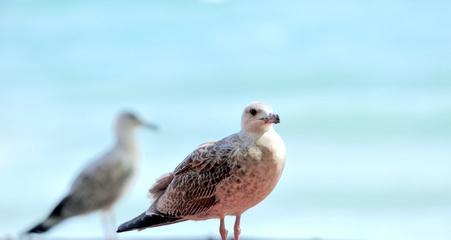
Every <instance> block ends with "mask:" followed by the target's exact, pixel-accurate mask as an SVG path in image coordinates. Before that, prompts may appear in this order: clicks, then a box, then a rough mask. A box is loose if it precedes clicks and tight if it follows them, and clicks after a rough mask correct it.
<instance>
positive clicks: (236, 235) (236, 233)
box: [233, 214, 241, 240]
mask: <svg viewBox="0 0 451 240" xmlns="http://www.w3.org/2000/svg"><path fill="white" fill-rule="evenodd" d="M240 221H241V214H239V215H236V217H235V225H234V226H233V239H234V240H238V239H239V238H240V233H241V228H240Z"/></svg>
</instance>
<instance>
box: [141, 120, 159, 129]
mask: <svg viewBox="0 0 451 240" xmlns="http://www.w3.org/2000/svg"><path fill="white" fill-rule="evenodd" d="M140 124H141V126H142V127H145V128H147V129H150V130H153V131H156V130H158V126H157V125H156V124H153V123H149V122H144V121H141V122H140Z"/></svg>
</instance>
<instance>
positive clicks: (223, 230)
mask: <svg viewBox="0 0 451 240" xmlns="http://www.w3.org/2000/svg"><path fill="white" fill-rule="evenodd" d="M219 233H220V234H221V240H227V233H229V231H227V229H226V228H225V223H224V217H221V218H220V224H219Z"/></svg>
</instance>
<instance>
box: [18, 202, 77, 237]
mask: <svg viewBox="0 0 451 240" xmlns="http://www.w3.org/2000/svg"><path fill="white" fill-rule="evenodd" d="M68 199H69V196H67V197H65V198H63V200H61V201H60V202H59V203H58V205H56V207H55V208H54V209H53V210H52V212H51V213H50V215H49V216H48V217H47V218H46V219H45V220H44V221H42V222H41V223H39V224H37V225H36V226H34V227H33V228H31V229H30V230H28V231H27V232H26V233H27V234H31V233H44V232H47V231H48V230H49V229H50V228H52V227H54V226H55V225H57V224H58V223H60V222H61V221H63V220H64V219H66V218H65V217H64V216H63V215H62V213H63V208H64V205H66V203H67V200H68Z"/></svg>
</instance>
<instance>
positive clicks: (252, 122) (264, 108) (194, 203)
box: [117, 102, 285, 240]
mask: <svg viewBox="0 0 451 240" xmlns="http://www.w3.org/2000/svg"><path fill="white" fill-rule="evenodd" d="M279 122H280V118H279V115H277V114H275V113H274V112H273V110H272V108H271V107H270V106H269V105H267V104H264V103H260V102H254V103H251V104H250V105H248V106H247V107H246V108H245V109H244V111H243V113H242V117H241V131H240V132H238V133H235V134H232V135H230V136H228V137H225V138H223V139H221V140H219V141H214V142H207V143H204V144H202V145H200V146H199V147H198V148H197V149H195V150H194V151H193V152H192V153H191V154H189V155H188V156H187V157H186V158H185V160H184V161H183V162H182V163H180V164H179V165H178V166H177V167H176V168H175V170H174V171H173V172H171V173H167V174H165V175H163V176H162V177H161V178H160V179H158V180H157V181H156V182H155V184H154V185H153V186H152V187H151V188H150V190H149V195H150V197H151V198H152V199H153V200H154V201H153V203H152V204H151V206H150V208H148V210H147V211H145V212H144V213H142V214H141V215H139V216H137V217H135V218H134V219H132V220H130V221H128V222H125V223H123V224H122V225H120V226H119V228H118V230H117V232H125V231H130V230H142V229H145V228H150V227H157V226H163V225H168V224H173V223H178V222H182V221H186V220H196V221H197V220H207V219H219V220H220V226H219V232H220V235H221V239H222V240H226V239H227V234H228V231H227V229H226V228H225V224H224V218H225V216H235V224H234V239H235V240H238V239H239V235H240V232H241V229H240V219H241V214H243V212H245V211H246V210H247V209H249V208H251V207H253V206H255V205H257V204H258V203H259V202H261V201H262V200H263V199H264V198H265V197H266V196H268V194H269V193H270V192H271V191H272V190H273V189H274V187H275V186H276V184H277V182H278V181H279V178H280V176H281V174H282V171H283V168H284V165H285V145H284V142H283V140H282V138H281V137H280V136H279V135H278V134H277V132H276V131H275V130H274V128H273V125H274V124H277V123H279Z"/></svg>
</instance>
